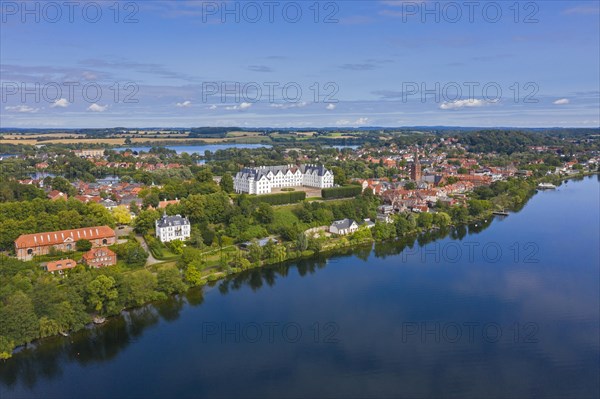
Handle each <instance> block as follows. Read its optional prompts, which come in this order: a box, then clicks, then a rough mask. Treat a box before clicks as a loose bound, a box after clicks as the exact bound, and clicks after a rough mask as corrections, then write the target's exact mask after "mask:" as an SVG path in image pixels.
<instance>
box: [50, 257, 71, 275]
mask: <svg viewBox="0 0 600 399" xmlns="http://www.w3.org/2000/svg"><path fill="white" fill-rule="evenodd" d="M75 266H77V262H75V261H74V260H73V259H61V260H57V261H54V262H48V264H47V265H46V270H47V271H49V272H50V273H52V274H54V273H55V272H56V273H57V274H64V271H65V270H69V269H72V268H74V267H75Z"/></svg>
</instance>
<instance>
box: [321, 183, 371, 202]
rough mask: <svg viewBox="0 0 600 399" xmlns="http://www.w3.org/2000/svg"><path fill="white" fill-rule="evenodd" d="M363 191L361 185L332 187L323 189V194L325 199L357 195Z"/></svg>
mask: <svg viewBox="0 0 600 399" xmlns="http://www.w3.org/2000/svg"><path fill="white" fill-rule="evenodd" d="M361 192H362V187H361V186H342V187H331V188H324V189H322V190H321V196H322V197H323V199H336V198H349V197H356V196H357V195H358V194H360V193H361Z"/></svg>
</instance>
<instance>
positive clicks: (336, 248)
mask: <svg viewBox="0 0 600 399" xmlns="http://www.w3.org/2000/svg"><path fill="white" fill-rule="evenodd" d="M599 174H600V172H583V173H578V174H576V175H571V176H560V177H556V176H553V177H554V178H553V179H551V181H552V182H555V183H557V188H558V187H560V186H561V185H562V184H563V183H565V182H568V181H569V180H573V179H583V178H585V177H588V176H594V175H599ZM544 179H545V178H539V179H532V180H533V182H534V184H535V187H537V184H539V183H540V182H541V181H543V180H544ZM539 191H541V190H539V189H537V188H532V190H531V192H530V195H529V196H528V197H527V198H526V199H525V200H524V202H523V204H522V205H521V206H520V207H519V209H517V210H514V209H509V211H510V213H512V212H518V211H520V210H521V209H523V208H524V207H525V206H526V205H527V203H528V202H529V200H530V199H531V198H533V196H534V195H535V194H536V193H538V192H539ZM494 217H495V216H494V215H493V210H489V211H487V212H486V213H485V214H480V215H477V216H470V217H469V219H468V220H467V221H466V222H465V223H461V224H457V225H449V226H447V227H446V228H440V227H439V226H434V227H432V228H430V229H424V228H417V229H414V230H411V231H409V232H407V233H405V234H404V235H403V236H402V237H395V238H393V239H384V240H378V239H375V238H370V239H366V240H360V241H349V240H348V239H345V240H337V241H336V243H334V244H333V245H330V246H327V247H325V248H324V249H323V250H321V251H319V252H314V251H312V250H306V251H303V252H296V253H297V254H298V256H295V257H291V258H287V259H284V260H282V261H268V260H264V261H261V262H260V264H253V265H251V266H250V267H249V268H247V269H243V270H238V268H234V267H231V268H230V272H229V273H228V272H225V271H218V272H212V273H208V274H206V275H203V283H201V284H198V285H195V286H190V287H188V289H187V290H185V291H182V292H179V293H175V294H172V295H169V296H168V297H167V299H161V300H159V301H150V302H146V303H144V304H142V305H139V306H134V307H128V308H123V309H121V310H120V311H119V312H118V313H116V314H110V315H103V316H101V318H102V322H101V323H97V322H96V318H98V317H99V316H98V315H97V314H90V318H91V320H90V322H89V323H87V324H85V325H84V326H83V327H82V328H81V329H78V330H72V331H67V332H64V331H62V332H60V333H59V334H55V335H50V336H47V337H43V338H38V339H35V340H33V341H31V342H28V343H26V344H22V345H19V346H16V347H15V348H14V349H13V351H12V354H11V356H10V357H9V358H7V359H3V360H4V361H7V360H8V359H10V358H11V357H12V355H15V354H17V353H19V352H21V351H23V350H26V349H28V348H30V347H33V348H34V349H35V348H36V346H37V344H38V343H40V342H43V341H45V340H48V339H56V338H60V337H61V336H62V337H63V338H69V337H70V336H71V335H72V334H74V333H77V332H79V331H82V330H85V329H90V328H98V327H102V326H104V325H105V324H106V323H108V322H110V321H112V320H114V319H115V318H118V317H121V316H122V315H123V314H124V313H127V312H130V311H134V310H136V309H140V308H143V307H145V306H148V305H152V304H159V303H162V302H165V301H167V300H168V299H171V298H173V297H176V296H178V295H182V294H185V293H188V292H189V291H190V290H194V289H196V290H197V289H203V288H204V287H206V286H209V287H211V288H212V287H214V286H215V285H216V283H217V282H219V281H222V280H225V279H226V278H228V277H233V276H236V275H239V274H242V273H245V272H250V271H253V270H257V269H264V268H268V267H270V266H276V265H282V264H286V263H291V262H295V261H300V260H307V259H315V258H317V257H319V256H324V257H325V258H331V257H334V256H336V255H343V254H344V252H347V251H348V250H351V249H352V248H353V247H355V248H356V247H362V246H366V245H367V244H369V245H370V246H371V249H372V247H373V245H374V244H376V243H390V244H391V243H394V242H399V241H402V240H413V241H414V240H417V239H418V238H419V237H421V236H422V235H423V234H428V233H435V232H443V233H444V234H443V235H442V236H441V237H435V238H434V239H433V240H432V241H436V240H439V239H441V238H444V237H447V236H448V234H450V232H451V231H452V230H453V229H456V228H458V227H461V226H468V225H471V224H474V223H480V222H484V221H485V222H486V223H487V221H488V220H489V219H493V218H494ZM444 230H445V231H444ZM346 237H347V236H341V237H338V238H346ZM340 244H341V245H340ZM98 321H99V320H98Z"/></svg>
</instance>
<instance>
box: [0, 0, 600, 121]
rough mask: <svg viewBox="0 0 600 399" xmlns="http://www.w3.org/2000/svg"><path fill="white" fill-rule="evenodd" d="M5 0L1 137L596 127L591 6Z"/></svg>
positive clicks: (599, 50) (599, 90)
mask: <svg viewBox="0 0 600 399" xmlns="http://www.w3.org/2000/svg"><path fill="white" fill-rule="evenodd" d="M0 3H1V4H2V9H1V10H2V15H1V18H2V19H1V22H0V23H1V25H0V27H1V34H0V64H1V69H0V72H1V74H0V81H1V83H2V93H1V94H2V98H1V104H0V105H1V108H0V112H1V114H0V126H1V127H5V128H6V127H59V128H60V127H68V128H72V127H114V126H125V127H136V126H145V127H149V126H157V127H160V126H162V127H170V126H174V127H190V126H224V125H228V126H233V125H235V126H242V127H263V126H265V127H266V126H273V127H309V126H310V127H320V126H332V127H334V126H340V127H351V126H411V125H452V126H521V127H548V126H568V127H571V126H573V127H597V126H599V124H600V122H599V120H600V115H599V113H600V78H599V75H600V65H599V63H600V26H599V21H600V14H599V9H600V6H599V2H598V1H564V2H562V1H537V2H528V1H522V2H518V3H517V2H513V1H497V2H491V1H482V2H480V1H473V2H466V1H456V2H446V1H441V2H439V1H432V0H429V1H425V2H423V1H419V2H409V1H374V0H371V1H337V2H329V1H322V2H313V1H301V2H279V1H273V2H267V1H257V2H252V1H244V2H232V1H225V2H223V1H219V2H210V1H144V2H134V1H121V2H120V3H117V4H118V7H117V6H115V2H114V1H107V2H101V1H96V2H93V1H79V2H78V1H75V2H73V3H72V6H71V7H72V8H71V9H69V6H65V5H64V3H63V2H62V1H59V2H36V1H29V2H12V1H4V0H2V1H1V2H0ZM99 10H101V15H99V14H98V11H99ZM117 10H118V12H117ZM317 11H318V13H317ZM298 12H301V15H300V14H298ZM258 13H260V14H258ZM117 87H118V89H117ZM284 88H285V89H284ZM23 89H25V90H23ZM224 89H225V90H224Z"/></svg>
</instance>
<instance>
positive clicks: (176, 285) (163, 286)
mask: <svg viewBox="0 0 600 399" xmlns="http://www.w3.org/2000/svg"><path fill="white" fill-rule="evenodd" d="M157 277H158V290H159V291H161V292H164V293H165V294H173V293H178V292H183V291H185V290H186V289H187V286H186V285H185V283H184V282H183V280H182V279H181V275H180V273H179V270H178V269H177V268H175V267H164V268H162V269H160V270H159V271H158V276H157Z"/></svg>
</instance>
